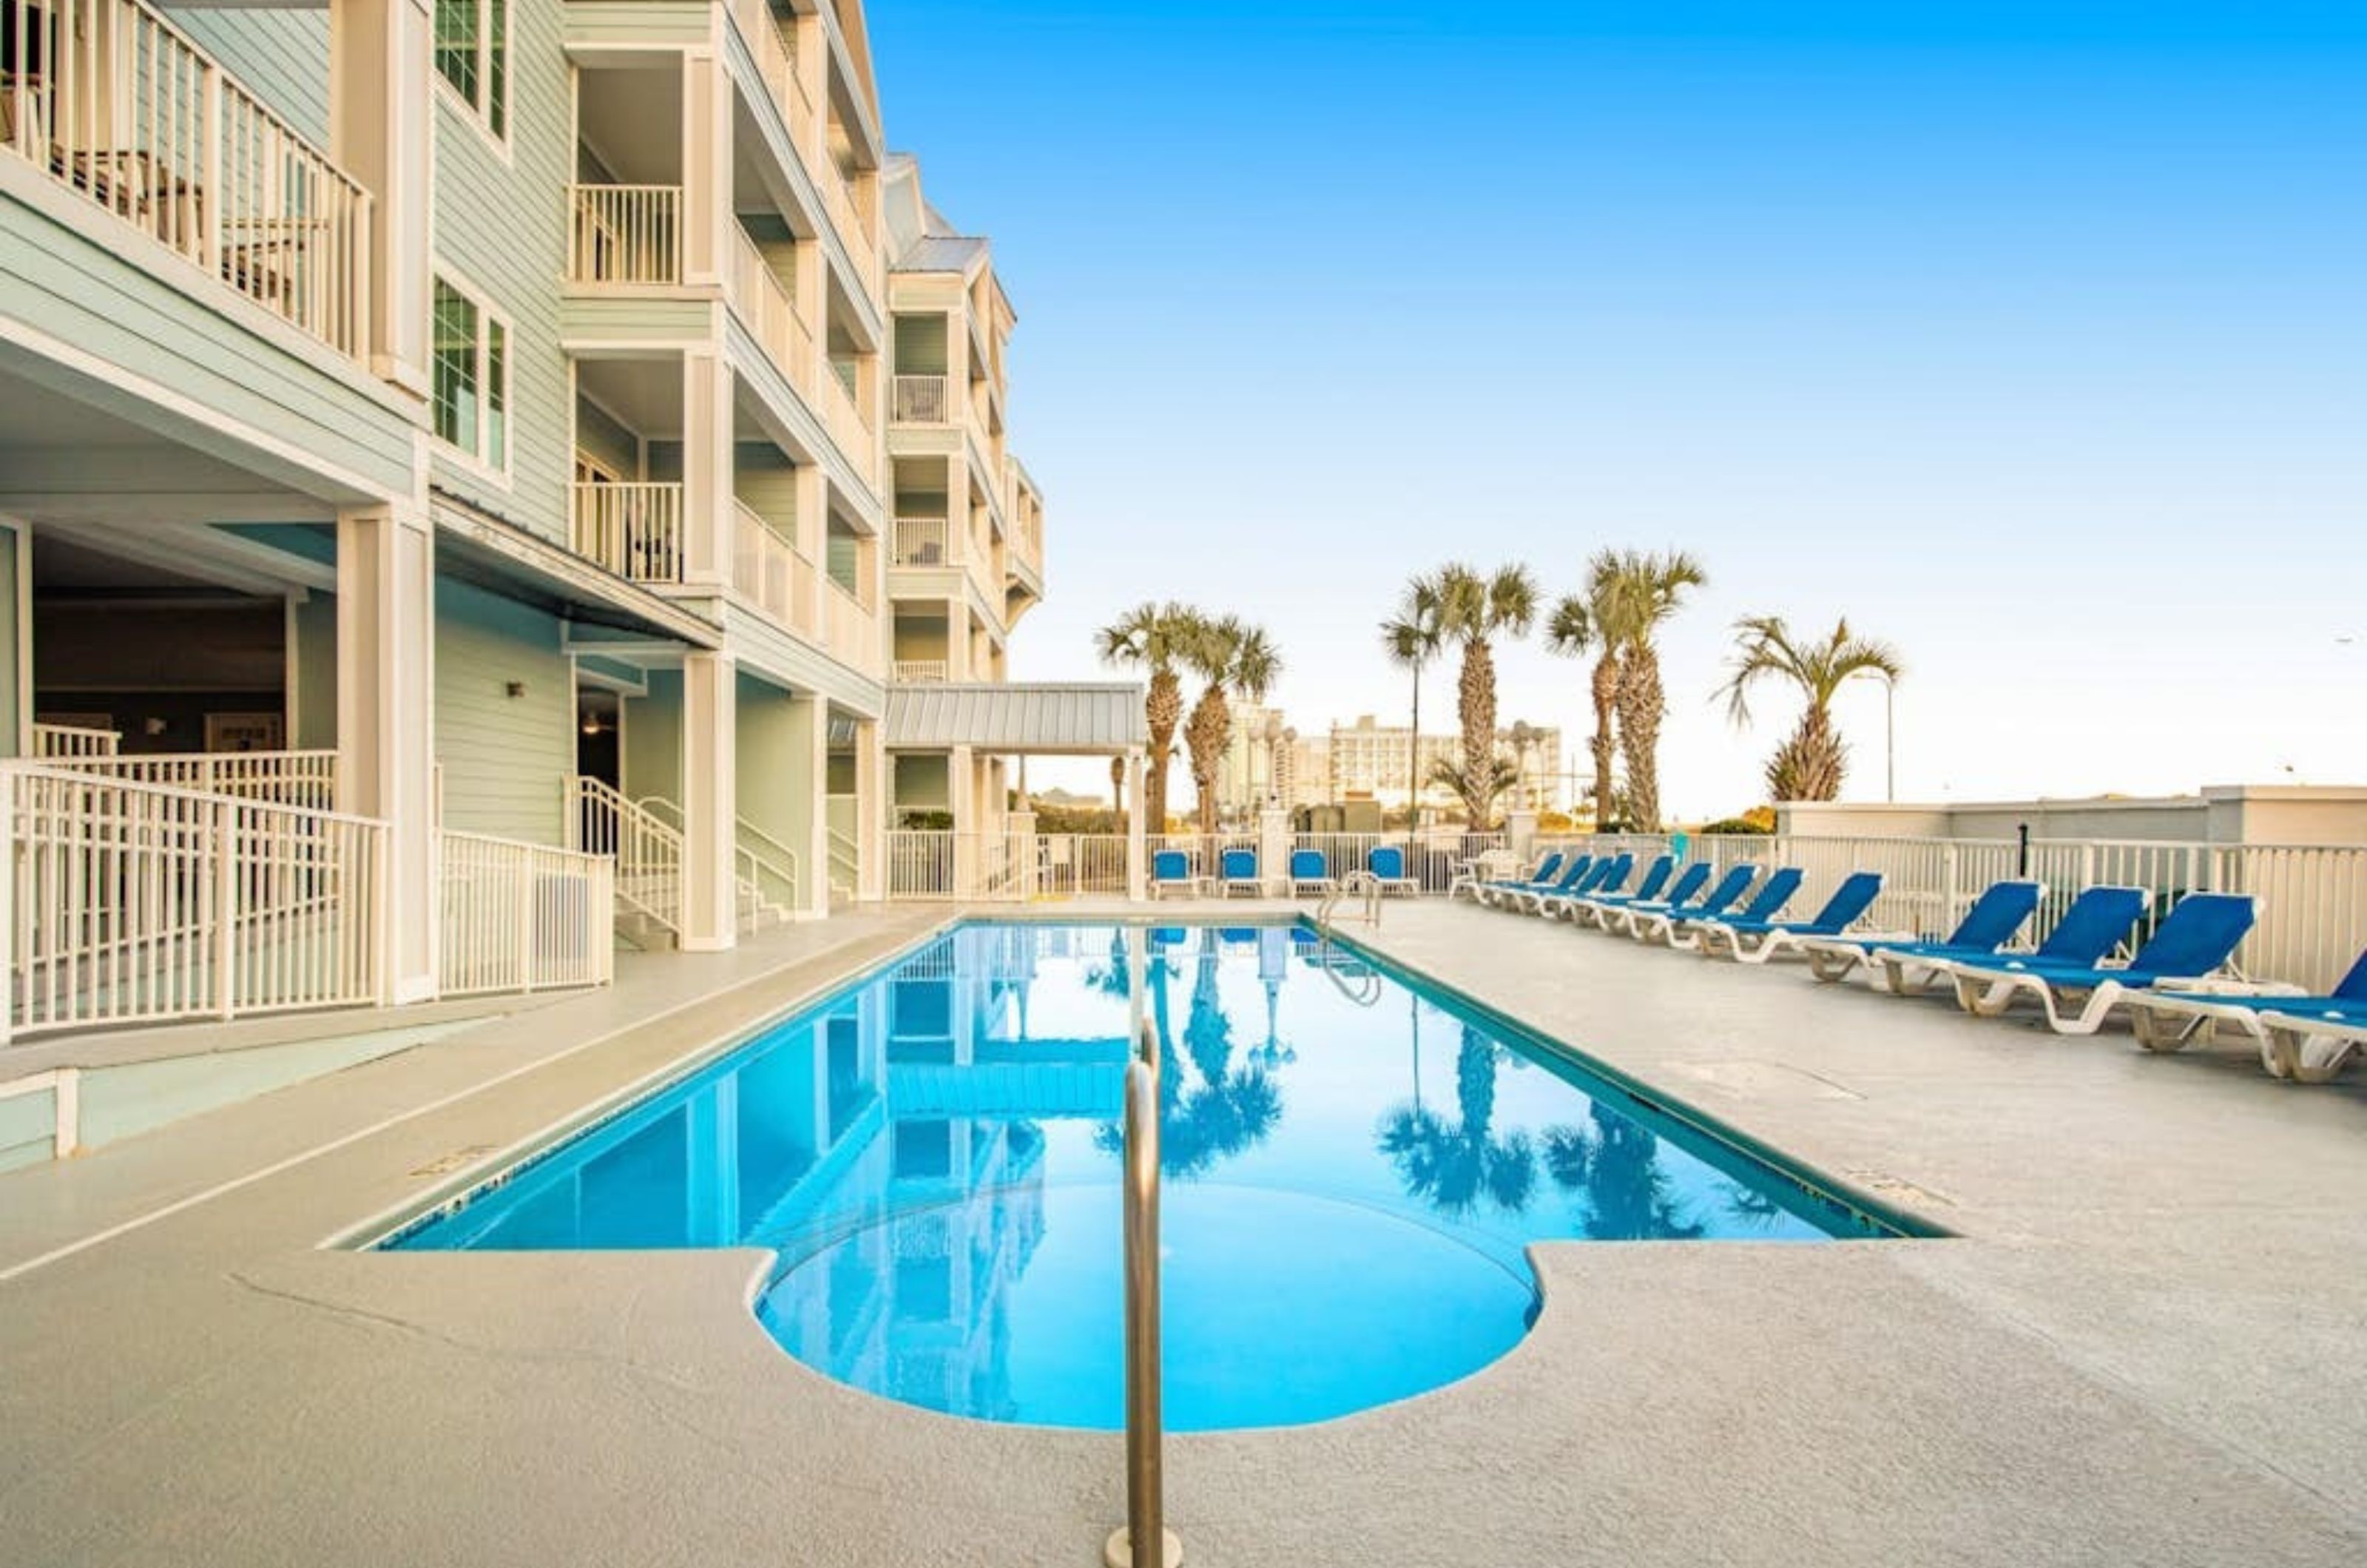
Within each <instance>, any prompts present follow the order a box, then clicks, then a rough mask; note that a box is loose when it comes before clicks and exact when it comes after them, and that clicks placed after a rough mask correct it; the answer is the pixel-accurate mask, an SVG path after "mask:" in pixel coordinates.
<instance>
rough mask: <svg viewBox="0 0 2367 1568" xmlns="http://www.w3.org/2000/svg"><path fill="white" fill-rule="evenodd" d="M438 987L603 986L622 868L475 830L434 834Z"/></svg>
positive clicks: (610, 969)
mask: <svg viewBox="0 0 2367 1568" xmlns="http://www.w3.org/2000/svg"><path fill="white" fill-rule="evenodd" d="M616 872H617V863H616V862H615V861H613V860H611V859H609V858H608V857H607V856H606V855H596V854H585V853H583V852H578V851H572V850H556V849H552V848H551V847H549V845H547V844H528V843H521V842H519V841H517V840H513V839H494V838H487V837H485V836H483V835H481V834H477V833H453V832H439V833H438V834H437V835H436V897H437V900H438V908H437V916H438V919H437V928H436V991H437V994H438V995H440V996H446V997H466V996H478V995H482V994H484V993H487V992H493V991H544V990H553V989H558V988H561V987H576V986H605V985H606V984H607V983H608V981H609V980H610V979H611V978H612V977H613V976H614V973H615V966H616V935H615V920H616V908H617V903H616V900H617V886H616Z"/></svg>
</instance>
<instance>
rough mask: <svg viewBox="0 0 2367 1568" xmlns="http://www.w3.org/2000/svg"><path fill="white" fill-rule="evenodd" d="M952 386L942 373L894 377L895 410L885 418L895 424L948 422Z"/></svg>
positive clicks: (951, 416) (951, 406)
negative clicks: (937, 374) (939, 374)
mask: <svg viewBox="0 0 2367 1568" xmlns="http://www.w3.org/2000/svg"><path fill="white" fill-rule="evenodd" d="M952 386H953V382H952V380H951V378H948V377H945V376H898V377H897V378H896V381H895V394H896V401H895V409H894V412H892V413H890V414H889V418H890V419H893V420H894V421H895V422H896V423H898V424H950V423H953V400H952V398H951V396H950V395H949V394H950V389H951V388H952Z"/></svg>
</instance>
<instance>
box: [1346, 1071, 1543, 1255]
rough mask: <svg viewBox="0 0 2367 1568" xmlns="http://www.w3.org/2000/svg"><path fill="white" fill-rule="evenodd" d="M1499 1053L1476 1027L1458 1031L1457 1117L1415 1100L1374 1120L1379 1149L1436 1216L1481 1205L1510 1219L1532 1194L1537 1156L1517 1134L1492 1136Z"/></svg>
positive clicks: (1516, 1131) (1523, 1136)
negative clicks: (1378, 1121) (1378, 1128)
mask: <svg viewBox="0 0 2367 1568" xmlns="http://www.w3.org/2000/svg"><path fill="white" fill-rule="evenodd" d="M1499 1050H1500V1048H1499V1047H1498V1045H1497V1044H1496V1043H1495V1042H1494V1041H1492V1040H1490V1039H1489V1038H1488V1036H1487V1035H1486V1034H1485V1033H1484V1032H1481V1031H1480V1030H1478V1029H1477V1028H1475V1027H1473V1026H1472V1025H1470V1024H1465V1025H1464V1026H1463V1045H1462V1049H1460V1050H1459V1051H1457V1052H1456V1053H1455V1111H1456V1118H1455V1120H1454V1121H1452V1122H1450V1121H1448V1120H1447V1119H1446V1118H1444V1117H1443V1116H1441V1115H1440V1114H1439V1113H1438V1112H1437V1111H1430V1110H1426V1109H1424V1108H1423V1107H1422V1106H1421V1103H1420V1102H1419V1101H1418V1100H1417V1101H1416V1102H1414V1103H1411V1104H1407V1105H1402V1106H1399V1108H1398V1109H1397V1110H1395V1111H1390V1112H1389V1113H1388V1115H1387V1116H1386V1117H1384V1118H1383V1119H1382V1122H1381V1131H1380V1150H1381V1153H1382V1154H1384V1155H1386V1156H1388V1160H1389V1163H1390V1164H1391V1165H1393V1166H1395V1167H1396V1168H1397V1172H1398V1179H1399V1180H1400V1181H1402V1182H1403V1183H1404V1184H1405V1190H1406V1191H1407V1192H1408V1194H1410V1196H1412V1197H1416V1198H1420V1199H1421V1200H1422V1201H1424V1202H1427V1203H1429V1204H1430V1205H1431V1206H1432V1207H1433V1208H1434V1209H1436V1210H1438V1212H1439V1213H1443V1214H1449V1215H1455V1214H1467V1213H1470V1212H1471V1211H1472V1210H1473V1209H1475V1208H1477V1207H1478V1205H1479V1203H1480V1202H1481V1201H1483V1200H1484V1201H1488V1202H1490V1203H1493V1204H1494V1205H1495V1206H1496V1207H1498V1208H1500V1209H1501V1210H1503V1211H1504V1212H1505V1213H1514V1214H1517V1213H1521V1212H1522V1211H1523V1210H1524V1209H1526V1208H1527V1207H1528V1206H1529V1200H1530V1199H1531V1198H1533V1197H1534V1196H1535V1193H1536V1187H1537V1156H1536V1150H1535V1145H1533V1144H1532V1143H1531V1142H1530V1139H1529V1134H1527V1133H1526V1132H1525V1131H1523V1130H1521V1129H1518V1128H1515V1129H1514V1130H1513V1131H1512V1132H1510V1133H1507V1134H1504V1135H1503V1136H1501V1137H1498V1136H1496V1135H1495V1133H1494V1130H1493V1128H1492V1126H1491V1123H1492V1122H1493V1121H1494V1119H1495V1115H1496V1068H1497V1066H1498V1062H1499V1055H1498V1053H1499Z"/></svg>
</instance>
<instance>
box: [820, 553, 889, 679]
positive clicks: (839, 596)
mask: <svg viewBox="0 0 2367 1568" xmlns="http://www.w3.org/2000/svg"><path fill="white" fill-rule="evenodd" d="M824 581H825V586H824V587H823V589H822V593H821V598H822V622H823V630H822V646H823V647H824V648H827V649H829V650H830V652H831V655H832V657H833V658H835V659H836V660H838V661H839V662H840V663H842V664H845V665H848V666H850V667H852V668H854V669H856V670H860V671H864V672H866V674H869V673H876V672H877V671H878V669H879V622H878V618H877V617H876V616H874V615H872V613H871V612H870V611H869V610H868V609H866V607H865V606H864V604H863V602H862V601H861V600H860V599H857V598H856V597H855V595H854V594H852V593H850V592H847V591H846V588H845V585H844V584H843V583H841V582H840V581H838V580H837V579H836V578H834V577H833V578H828V579H825V580H824Z"/></svg>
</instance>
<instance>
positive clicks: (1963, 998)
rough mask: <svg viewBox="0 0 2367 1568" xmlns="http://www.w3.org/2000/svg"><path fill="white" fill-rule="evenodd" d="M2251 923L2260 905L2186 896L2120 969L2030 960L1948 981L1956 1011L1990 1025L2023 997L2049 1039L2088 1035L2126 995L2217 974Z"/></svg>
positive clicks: (1991, 965)
mask: <svg viewBox="0 0 2367 1568" xmlns="http://www.w3.org/2000/svg"><path fill="white" fill-rule="evenodd" d="M2258 918H2259V906H2258V905H2257V904H2256V903H2255V902H2254V900H2253V899H2252V898H2251V897H2249V896H2248V895H2246V894H2241V893H2190V894H2188V895H2187V896H2186V897H2183V898H2180V900H2179V901H2178V907H2177V908H2174V909H2172V910H2170V912H2169V916H2168V917H2167V918H2166V919H2163V921H2162V922H2161V925H2160V927H2159V929H2157V931H2155V932H2154V933H2153V935H2152V936H2151V937H2149V938H2147V939H2146V944H2145V945H2144V946H2143V947H2140V948H2138V949H2137V952H2136V956H2135V957H2134V958H2132V959H2130V960H2129V961H2128V963H2127V964H2125V965H2124V966H2123V967H2121V968H2117V969H2098V968H2092V967H2091V968H2082V967H2079V966H2078V965H2075V964H2056V963H2051V962H2049V961H2047V960H2045V959H2044V958H2041V957H2040V956H2039V955H2038V954H2036V953H2033V954H2031V955H2030V956H2029V957H2028V958H1983V959H1976V960H1972V961H1969V962H1966V963H1962V964H1950V965H1949V966H1948V974H1949V976H1950V977H1951V978H1952V979H1954V981H1955V983H1956V1005H1957V1006H1959V1007H1961V1008H1963V1009H1964V1010H1965V1011H1966V1012H1971V1013H1978V1014H1979V1015H1980V1016H1981V1017H1983V1018H1995V1017H1997V1016H1998V1015H1999V1014H2000V1013H2002V1012H2004V1011H2005V1010H2007V1009H2008V1008H2010V1007H2011V1006H2012V1005H2013V1004H2014V1002H2015V1000H2016V999H2017V998H2022V997H2030V998H2034V999H2035V1000H2036V1001H2037V1002H2038V1003H2039V1005H2040V1006H2041V1007H2042V1008H2044V1010H2045V1012H2046V1026H2047V1027H2048V1028H2049V1029H2052V1030H2053V1031H2055V1032H2056V1033H2057V1034H2093V1033H2095V1032H2096V1030H2097V1029H2098V1027H2099V1026H2101V1024H2102V1023H2103V1021H2104V1019H2105V1017H2106V1016H2107V1015H2108V1014H2110V1013H2111V1012H2112V1009H2113V1008H2115V1007H2117V1006H2119V1005H2120V1002H2121V1000H2122V998H2124V997H2126V996H2127V995H2128V994H2129V993H2130V992H2132V991H2141V990H2146V989H2148V988H2150V987H2155V986H2157V985H2160V984H2162V983H2163V982H2165V981H2169V982H2176V981H2180V980H2188V981H2191V980H2203V979H2207V978H2209V977H2210V976H2212V975H2214V974H2216V973H2217V972H2218V970H2219V969H2220V968H2221V966H2222V965H2224V964H2225V963H2226V962H2227V961H2228V960H2229V959H2230V958H2233V957H2234V956H2235V955H2236V949H2237V947H2239V946H2241V945H2242V944H2243V941H2244V938H2245V937H2247V936H2248V935H2250V934H2251V930H2252V923H2253V921H2254V920H2256V919H2258Z"/></svg>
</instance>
